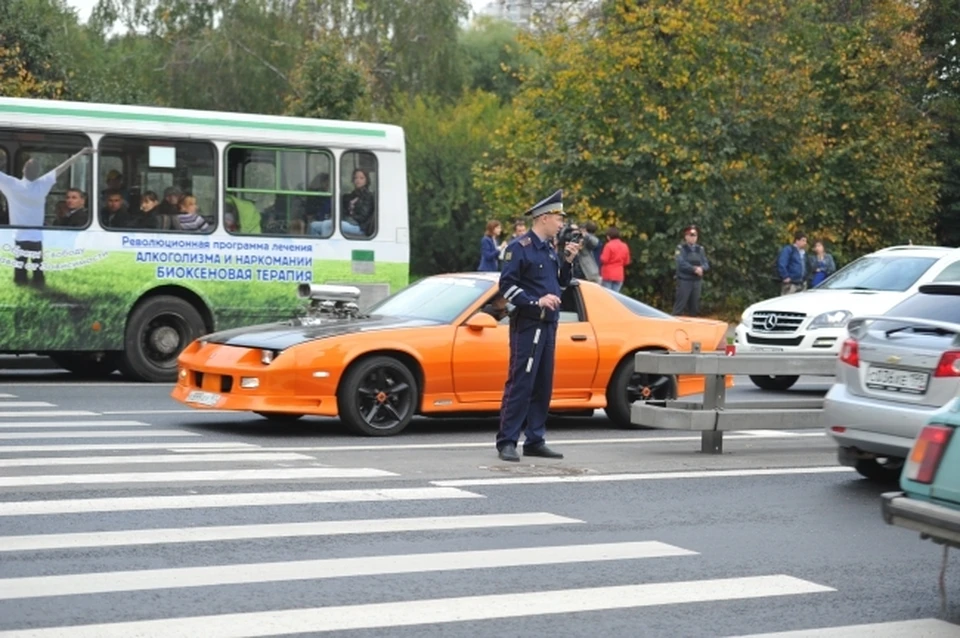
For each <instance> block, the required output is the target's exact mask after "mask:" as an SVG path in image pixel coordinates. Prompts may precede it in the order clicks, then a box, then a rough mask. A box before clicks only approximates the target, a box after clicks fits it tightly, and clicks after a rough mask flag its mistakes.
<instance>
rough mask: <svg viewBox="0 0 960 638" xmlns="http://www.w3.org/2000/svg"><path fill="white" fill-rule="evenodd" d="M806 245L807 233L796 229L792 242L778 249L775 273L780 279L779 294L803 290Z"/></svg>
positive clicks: (790, 293) (789, 293)
mask: <svg viewBox="0 0 960 638" xmlns="http://www.w3.org/2000/svg"><path fill="white" fill-rule="evenodd" d="M806 247H807V234H806V233H804V232H803V231H802V230H798V231H797V232H795V233H794V234H793V243H792V244H787V245H786V246H784V247H783V248H782V249H781V250H780V256H779V257H777V275H778V277H779V280H780V294H781V295H792V294H793V293H795V292H800V291H802V290H803V280H804V278H805V276H806V272H805V271H806V262H805V260H804V256H803V251H804V250H805V249H806Z"/></svg>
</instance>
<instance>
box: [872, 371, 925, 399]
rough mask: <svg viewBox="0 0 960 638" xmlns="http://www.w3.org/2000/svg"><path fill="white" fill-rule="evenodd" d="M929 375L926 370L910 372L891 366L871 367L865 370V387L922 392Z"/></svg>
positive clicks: (891, 390)
mask: <svg viewBox="0 0 960 638" xmlns="http://www.w3.org/2000/svg"><path fill="white" fill-rule="evenodd" d="M929 379H930V375H929V374H927V373H926V372H910V371H909V370H896V369H893V368H876V367H871V368H870V369H869V370H868V371H867V387H868V388H872V389H874V390H887V391H889V392H906V393H909V394H923V393H924V392H926V391H927V382H928V381H929Z"/></svg>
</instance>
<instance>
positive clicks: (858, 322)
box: [847, 315, 960, 341]
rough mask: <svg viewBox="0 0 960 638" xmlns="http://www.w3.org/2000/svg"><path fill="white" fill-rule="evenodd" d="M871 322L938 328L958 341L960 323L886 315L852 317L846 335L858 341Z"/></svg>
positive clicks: (959, 339) (959, 337)
mask: <svg viewBox="0 0 960 638" xmlns="http://www.w3.org/2000/svg"><path fill="white" fill-rule="evenodd" d="M873 321H883V322H888V323H899V324H901V325H905V326H924V327H928V328H940V329H942V330H948V331H950V332H953V333H955V334H956V335H957V337H956V339H955V340H954V341H960V323H952V322H949V321H936V320H934V319H920V318H918V317H889V316H887V315H867V316H862V317H854V318H853V319H851V320H850V321H849V322H847V333H848V334H849V335H850V336H851V337H853V338H854V339H859V338H860V337H862V336H863V335H864V334H865V333H866V331H867V324H868V323H871V322H873Z"/></svg>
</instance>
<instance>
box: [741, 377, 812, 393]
mask: <svg viewBox="0 0 960 638" xmlns="http://www.w3.org/2000/svg"><path fill="white" fill-rule="evenodd" d="M799 378H800V377H798V376H771V375H750V380H751V381H753V385H755V386H757V387H758V388H760V389H761V390H789V389H790V388H792V387H793V384H794V383H796V382H797V379H799Z"/></svg>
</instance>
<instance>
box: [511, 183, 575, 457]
mask: <svg viewBox="0 0 960 638" xmlns="http://www.w3.org/2000/svg"><path fill="white" fill-rule="evenodd" d="M524 215H525V216H528V217H532V218H533V223H532V225H531V228H530V230H529V231H528V232H527V233H526V234H524V235H522V236H520V237H518V238H516V239H514V240H513V241H511V242H510V244H509V245H508V246H507V249H506V250H505V251H504V254H503V268H502V270H501V272H500V294H501V295H503V297H504V299H506V300H507V301H508V302H509V303H511V304H512V305H513V306H514V310H513V312H511V314H510V372H509V374H508V376H507V383H506V385H505V386H504V389H503V403H502V404H501V407H500V431H499V432H498V433H497V450H498V451H499V456H500V458H501V459H502V460H504V461H519V460H520V456H519V455H518V454H517V441H518V440H519V438H520V432H521V431H522V430H524V429H526V437H525V439H524V443H523V453H524V455H525V456H544V457H548V458H554V459H562V458H563V455H562V454H560V453H558V452H554V451H553V450H551V449H550V448H549V447H547V444H546V442H545V440H544V435H545V433H546V424H547V409H548V407H549V406H550V396H551V394H552V393H553V361H554V356H553V355H554V347H555V345H556V335H557V320H558V318H559V316H560V295H561V294H562V288H563V287H565V286H567V285H568V284H569V283H570V279H571V277H572V267H571V265H572V263H573V261H574V260H575V259H576V257H577V253H578V252H579V251H580V245H579V244H576V243H570V244H567V245H566V246H565V249H564V255H563V258H561V257H559V256H558V255H557V251H556V250H555V248H554V243H553V242H554V239H555V238H556V236H557V233H559V232H560V229H561V228H563V219H564V217H565V216H566V213H564V212H563V191H562V190H558V191H557V192H555V193H554V194H553V195H551V196H550V197H547V198H546V199H544V200H542V201H540V202H538V203H537V204H535V205H534V206H533V207H532V208H530V209H529V210H527V211H526V212H525V213H524Z"/></svg>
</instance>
